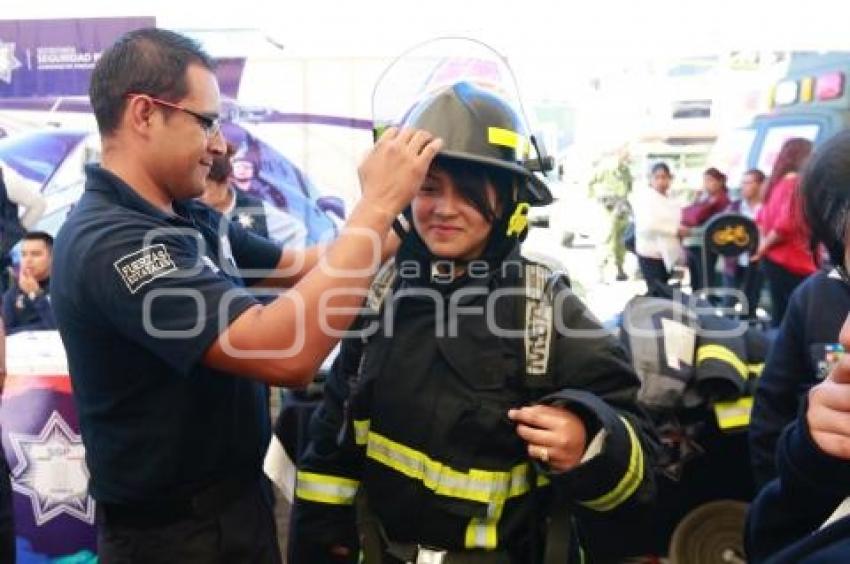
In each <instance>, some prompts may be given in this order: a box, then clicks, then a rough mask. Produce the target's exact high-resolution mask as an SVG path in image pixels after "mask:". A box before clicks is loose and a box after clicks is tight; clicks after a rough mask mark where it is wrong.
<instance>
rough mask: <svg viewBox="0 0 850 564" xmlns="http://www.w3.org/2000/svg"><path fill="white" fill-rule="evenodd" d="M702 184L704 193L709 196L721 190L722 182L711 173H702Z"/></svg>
mask: <svg viewBox="0 0 850 564" xmlns="http://www.w3.org/2000/svg"><path fill="white" fill-rule="evenodd" d="M702 186H703V189H705V191H706V193H707V194H708V195H710V196H714V195H715V194H717V193H719V192H720V191H721V190H723V182H721V181H720V180H719V179H717V178H715V177H714V176H713V175H711V174H703V175H702Z"/></svg>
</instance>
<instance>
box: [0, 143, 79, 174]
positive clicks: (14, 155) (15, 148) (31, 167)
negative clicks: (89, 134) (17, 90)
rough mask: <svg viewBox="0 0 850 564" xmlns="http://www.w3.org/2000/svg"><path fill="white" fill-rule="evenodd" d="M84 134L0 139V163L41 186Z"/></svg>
mask: <svg viewBox="0 0 850 564" xmlns="http://www.w3.org/2000/svg"><path fill="white" fill-rule="evenodd" d="M81 138H82V135H81V134H80V135H72V134H61V133H58V132H57V133H53V132H36V133H29V134H25V135H20V136H15V137H7V138H5V139H2V140H0V161H3V163H4V164H6V165H7V166H10V167H12V168H13V169H15V171H17V172H18V173H19V174H21V175H22V176H24V177H25V178H28V179H29V180H32V181H35V182H38V183H39V184H40V185H41V184H44V182H45V181H46V180H47V179H48V178H50V176H51V175H52V174H53V171H55V170H56V168H57V167H58V166H59V164H60V163H61V162H62V160H63V159H64V158H65V156H66V155H67V154H68V152H69V151H70V150H71V149H73V148H74V146H75V145H76V144H77V143H78V142H79V141H80V139H81Z"/></svg>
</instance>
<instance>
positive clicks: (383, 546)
mask: <svg viewBox="0 0 850 564" xmlns="http://www.w3.org/2000/svg"><path fill="white" fill-rule="evenodd" d="M401 125H402V126H405V127H417V128H422V129H425V130H428V131H429V132H431V133H433V134H434V135H438V136H440V137H441V138H442V139H443V142H444V145H443V148H442V150H441V152H440V153H439V155H438V156H437V158H436V159H435V162H434V163H433V165H432V167H431V169H430V171H429V173H428V176H427V178H426V180H425V182H424V183H423V185H422V187H421V189H420V191H419V193H418V195H417V196H416V197H415V198H414V200H413V202H412V204H411V206H410V208H409V209H408V210H407V212H406V213H405V217H406V218H407V223H408V225H407V227H406V232H404V233H403V240H402V243H401V246H400V248H399V251H398V253H397V255H396V257H395V260H394V262H392V263H390V264H388V265H385V267H384V268H383V269H382V271H381V272H380V273H379V275H378V276H377V278H376V280H375V283H374V284H373V286H372V289H371V290H370V293H369V296H368V297H367V299H366V304H367V308H366V310H365V311H364V314H363V315H362V316H361V318H360V320H359V324H358V326H357V327H358V329H359V332H358V333H357V334H356V335H355V336H353V337H351V338H349V339H346V340H345V341H343V345H342V348H341V352H340V355H339V357H338V358H337V360H336V362H335V364H334V368H333V371H332V374H331V375H330V377H329V379H328V381H327V384H326V387H325V398H324V401H323V403H322V405H321V406H320V407H319V408H318V410H317V412H316V413H315V414H314V416H313V418H312V420H311V425H310V444H309V446H308V448H307V451H306V453H305V455H304V457H303V458H302V460H301V461H300V464H299V472H298V480H297V486H296V497H297V509H296V511H295V515H294V527H293V531H292V540H293V545H294V549H293V553H292V554H291V555H290V556H291V560H292V561H294V562H296V563H300V562H322V561H327V562H335V561H352V562H353V561H356V559H357V556H358V552H359V551H361V550H362V551H363V554H364V556H365V561H366V562H381V563H396V562H426V561H427V562H476V563H489V562H493V563H497V562H498V563H502V562H542V561H553V562H554V561H558V562H566V561H568V559H569V558H578V555H579V552H580V550H581V548H580V544H579V542H576V541H577V540H578V535H577V533H576V531H578V528H576V526H575V524H576V523H577V524H578V526H579V528H580V527H581V524H582V523H583V522H584V521H587V522H590V521H592V520H594V519H598V518H599V517H602V516H604V517H606V518H613V517H620V518H626V519H628V518H634V516H635V512H636V511H642V510H643V508H644V507H645V504H646V502H647V501H648V500H649V499H650V498H651V497H652V494H653V491H654V483H653V479H652V472H651V459H652V458H651V457H652V447H651V444H652V440H651V438H649V435H648V431H647V429H649V425H648V424H647V422H646V420H645V418H644V416H643V414H642V413H641V412H640V410H639V409H638V408H637V407H636V404H635V394H636V391H637V388H638V381H637V378H636V376H635V375H634V373H633V372H632V370H631V368H630V366H629V364H628V361H627V359H626V356H625V354H624V352H623V351H622V349H621V348H620V346H619V345H618V343H617V342H616V341H615V340H614V339H612V338H611V337H610V336H609V335H607V334H605V333H604V332H603V331H602V330H601V328H600V327H599V325H598V323H597V322H596V321H595V320H593V318H592V316H591V315H589V314H588V312H587V310H586V308H585V307H584V305H583V304H582V303H581V302H580V301H579V300H578V299H577V298H576V297H575V295H573V294H572V293H571V292H569V289H568V287H567V285H566V284H565V282H564V280H563V277H559V276H558V275H557V274H554V273H553V272H552V271H550V270H549V269H547V268H546V267H544V266H542V265H539V264H535V263H533V262H530V261H528V260H526V259H524V258H523V257H522V256H521V255H520V242H521V241H522V240H523V239H524V237H525V235H526V232H527V219H526V215H527V212H528V208H529V206H531V205H541V204H548V203H550V202H551V201H552V196H551V193H550V192H549V189H548V188H547V186H546V184H545V183H544V182H543V181H542V180H541V179H539V178H538V177H537V176H536V175H535V174H534V173H533V172H532V171H531V170H530V168H529V163H530V162H531V161H532V160H534V159H532V158H531V156H532V151H536V144H535V143H534V140H533V138H531V137H530V136H529V132H528V129H527V127H526V125H525V120H524V119H523V118H522V115H521V112H519V111H517V110H516V109H515V108H514V107H512V106H511V104H509V103H508V102H507V101H506V100H505V99H504V98H503V97H501V96H499V93H498V92H494V91H493V90H492V89H488V88H486V87H484V86H482V85H481V84H477V83H473V82H469V81H463V80H459V81H455V82H453V83H451V84H446V85H442V86H441V87H440V88H437V89H434V90H432V91H431V92H430V93H429V94H428V95H426V96H424V97H421V98H420V100H419V101H418V103H416V104H415V105H414V106H413V107H412V109H410V110H409V111H407V112H406V113H405V114H404V117H403V118H402V119H401ZM536 157H537V160H538V163H539V162H542V159H540V157H539V155H536ZM538 166H539V165H538ZM555 320H557V322H555ZM355 499H356V500H357V503H355ZM357 525H359V534H358V527H357ZM552 533H554V534H552ZM544 553H545V554H546V556H545V558H544Z"/></svg>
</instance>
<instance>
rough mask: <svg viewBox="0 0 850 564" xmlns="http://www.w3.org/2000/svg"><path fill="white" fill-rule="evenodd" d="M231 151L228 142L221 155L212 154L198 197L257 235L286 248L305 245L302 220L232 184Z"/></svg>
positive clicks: (305, 229) (305, 233)
mask: <svg viewBox="0 0 850 564" xmlns="http://www.w3.org/2000/svg"><path fill="white" fill-rule="evenodd" d="M233 153H234V148H233V146H232V145H230V144H229V143H228V145H227V152H226V153H225V154H224V155H216V156H215V157H213V161H212V165H211V166H210V173H209V175H208V176H207V185H206V189H205V190H204V195H203V196H201V201H202V202H204V203H205V204H207V205H208V206H210V207H212V208H215V209H216V210H218V211H219V212H221V214H222V215H224V216H225V217H227V218H228V219H229V220H230V221H236V222H238V223H239V225H241V226H242V227H244V228H245V229H248V230H249V231H253V232H254V233H256V234H257V235H259V236H260V237H263V238H265V239H270V240H272V241H274V242H275V243H277V244H279V245H282V246H284V247H286V248H290V249H298V248H303V247H305V246H306V245H307V228H306V227H304V224H303V223H301V222H300V221H298V220H297V219H295V218H294V217H292V216H291V215H289V214H288V213H287V212H285V211H282V210H279V209H278V208H276V207H274V206H273V205H272V204H271V203H269V202H266V201H264V200H260V199H259V198H255V197H253V196H251V195H249V194H248V193H247V192H244V191H242V190H236V189H234V188H233V186H232V185H231V178H232V175H233V165H232V164H231V162H230V158H231V157H232V156H233Z"/></svg>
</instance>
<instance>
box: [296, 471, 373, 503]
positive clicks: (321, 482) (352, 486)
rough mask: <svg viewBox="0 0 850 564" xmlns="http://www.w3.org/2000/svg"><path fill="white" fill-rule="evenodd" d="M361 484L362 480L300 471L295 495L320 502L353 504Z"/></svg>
mask: <svg viewBox="0 0 850 564" xmlns="http://www.w3.org/2000/svg"><path fill="white" fill-rule="evenodd" d="M359 486H360V482H358V481H357V480H351V479H349V478H341V477H339V476H331V475H327V474H316V473H314V472H301V471H299V472H298V478H297V483H296V486H295V496H296V497H297V498H299V499H303V500H307V501H315V502H318V503H329V504H335V505H351V504H353V503H354V496H355V495H357V489H358V487H359Z"/></svg>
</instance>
